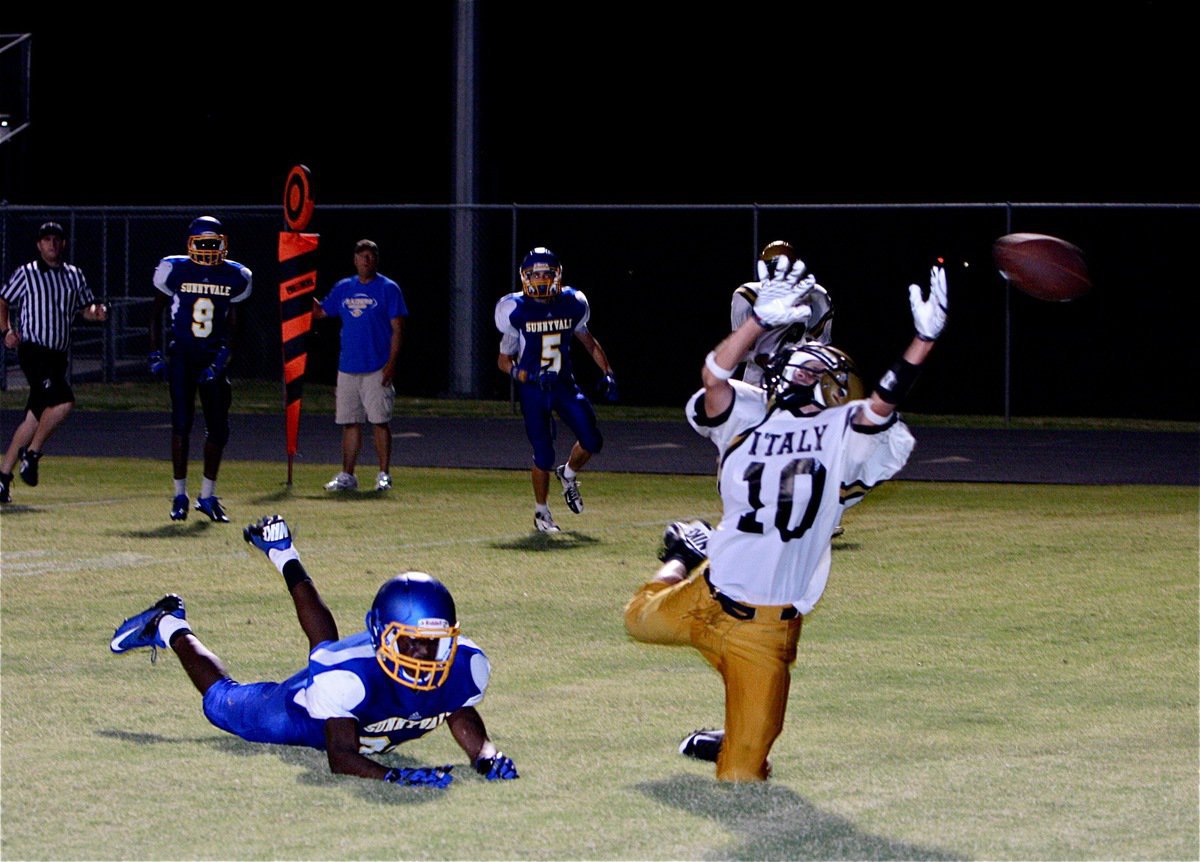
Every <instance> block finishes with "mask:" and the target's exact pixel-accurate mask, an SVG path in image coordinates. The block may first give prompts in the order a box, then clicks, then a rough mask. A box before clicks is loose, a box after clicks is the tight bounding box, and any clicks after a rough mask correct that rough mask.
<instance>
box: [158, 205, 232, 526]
mask: <svg viewBox="0 0 1200 862" xmlns="http://www.w3.org/2000/svg"><path fill="white" fill-rule="evenodd" d="M187 249H188V253H187V254H186V255H182V254H180V255H170V256H168V257H164V258H163V259H162V260H160V261H159V262H158V267H157V268H156V269H155V270H154V288H155V291H156V292H155V294H154V310H153V314H152V317H151V318H150V357H149V360H150V372H151V373H152V374H154V375H155V376H156V377H165V378H166V379H167V381H168V383H169V385H170V390H171V461H172V463H173V466H174V476H175V495H174V499H173V500H172V502H171V520H172V521H182V520H184V519H185V518H187V515H188V505H189V502H190V500H189V498H188V492H187V472H188V449H189V445H190V442H189V437H190V435H191V433H192V423H193V421H194V419H195V416H196V395H197V393H199V395H200V406H201V408H202V409H203V411H204V425H205V437H204V479H203V481H202V482H201V485H200V496H199V497H197V498H196V511H198V512H203V513H204V514H205V515H207V516H208V517H209V518H210V519H212V520H213V521H219V522H228V521H229V518H228V516H227V515H226V514H225V510H224V508H222V506H221V503H220V501H219V500H218V499H217V472H218V471H219V470H220V469H221V456H222V454H223V453H224V451H225V444H226V443H227V442H228V441H229V405H230V401H231V400H232V388H231V387H230V384H229V375H228V368H229V361H230V359H231V358H232V355H233V334H234V330H235V329H236V326H237V314H236V308H237V306H238V304H239V303H242V302H245V301H246V299H248V298H249V296H250V290H251V278H252V276H251V272H250V270H249V269H247V268H246V267H245V266H243V265H242V264H240V263H237V262H236V261H233V260H228V259H227V257H226V255H227V254H228V249H229V240H228V238H227V237H226V236H225V230H224V228H222V227H221V223H220V222H219V221H217V220H216V219H215V218H213V217H212V216H201V217H200V218H198V219H196V220H194V221H193V222H192V223H191V226H190V227H189V228H188V239H187ZM168 309H169V334H168V336H167V338H166V342H165V343H166V347H165V348H164V347H163V343H164V341H163V338H162V334H161V325H162V321H163V312H164V311H167V310H168Z"/></svg>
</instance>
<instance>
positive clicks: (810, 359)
mask: <svg viewBox="0 0 1200 862" xmlns="http://www.w3.org/2000/svg"><path fill="white" fill-rule="evenodd" d="M799 369H803V370H804V372H805V374H803V375H801V374H799V373H798V370H799ZM763 386H764V387H766V390H767V392H768V393H769V394H770V396H771V398H772V400H773V401H774V402H775V404H776V405H778V406H780V407H785V408H788V409H799V408H800V407H805V406H807V405H809V404H823V405H824V406H826V407H837V406H838V405H840V404H845V403H846V402H847V401H853V400H854V399H856V398H862V397H863V395H864V390H863V383H862V378H861V377H860V376H859V374H858V369H857V368H856V367H855V366H854V360H852V359H851V358H850V356H849V355H848V354H847V353H846V352H845V351H843V350H839V349H838V348H836V347H830V346H829V345H826V344H819V343H817V342H815V341H813V342H807V343H801V344H796V343H791V344H785V345H783V346H782V347H780V348H779V350H777V351H776V352H775V354H774V355H773V356H772V357H771V360H770V362H768V363H767V373H766V376H765V377H764V379H763ZM818 388H819V389H820V392H821V397H820V400H819V401H818V399H817V394H816V390H817V389H818Z"/></svg>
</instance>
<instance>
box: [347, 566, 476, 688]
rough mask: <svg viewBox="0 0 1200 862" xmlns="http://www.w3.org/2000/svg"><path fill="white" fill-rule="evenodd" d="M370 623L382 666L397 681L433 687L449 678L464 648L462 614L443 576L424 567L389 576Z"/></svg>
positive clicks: (372, 641)
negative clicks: (460, 628)
mask: <svg viewBox="0 0 1200 862" xmlns="http://www.w3.org/2000/svg"><path fill="white" fill-rule="evenodd" d="M366 623H367V631H368V632H370V634H371V644H372V645H373V646H374V647H375V658H376V660H377V661H378V662H379V666H380V667H381V668H383V672H384V673H386V674H387V675H388V676H390V677H391V678H392V679H394V680H395V681H396V682H398V683H400V684H401V685H404V686H408V687H409V688H412V689H416V690H418V691H430V690H431V689H435V688H437V687H438V686H439V685H441V684H442V683H443V682H445V681H446V677H447V676H449V675H450V665H452V664H453V663H454V655H455V653H457V652H458V613H457V612H456V611H455V609H454V599H453V597H451V595H450V591H449V590H448V589H446V587H445V585H443V584H442V583H441V581H438V580H436V579H435V578H432V577H430V576H429V575H427V574H425V573H424V572H404V573H403V574H400V575H396V576H395V577H394V578H391V579H390V580H387V581H384V583H383V586H381V587H380V588H379V592H377V593H376V594H375V601H373V602H372V603H371V609H370V610H369V611H367V616H366Z"/></svg>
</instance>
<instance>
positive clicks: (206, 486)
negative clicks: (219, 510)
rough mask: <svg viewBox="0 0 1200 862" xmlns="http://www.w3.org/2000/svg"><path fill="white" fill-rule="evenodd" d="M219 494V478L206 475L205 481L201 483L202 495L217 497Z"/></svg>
mask: <svg viewBox="0 0 1200 862" xmlns="http://www.w3.org/2000/svg"><path fill="white" fill-rule="evenodd" d="M216 495H217V480H216V479H210V478H208V477H207V476H205V477H204V481H203V482H201V483H200V496H201V497H215V496H216Z"/></svg>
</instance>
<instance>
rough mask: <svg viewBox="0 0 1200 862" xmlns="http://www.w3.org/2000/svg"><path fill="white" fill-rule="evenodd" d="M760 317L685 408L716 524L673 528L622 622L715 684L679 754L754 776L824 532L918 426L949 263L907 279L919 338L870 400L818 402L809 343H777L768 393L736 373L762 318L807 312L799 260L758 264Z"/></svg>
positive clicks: (901, 457)
mask: <svg viewBox="0 0 1200 862" xmlns="http://www.w3.org/2000/svg"><path fill="white" fill-rule="evenodd" d="M759 272H760V275H761V276H762V279H763V280H762V282H761V284H760V289H759V290H758V291H757V294H758V296H757V299H756V301H755V305H754V314H753V315H752V316H751V317H750V318H748V319H747V320H746V321H745V322H744V323H742V325H741V326H739V327H738V328H737V330H736V331H734V332H733V333H731V334H730V335H729V336H727V337H726V338H725V339H724V340H723V341H722V342H721V343H720V344H718V345H717V347H716V349H714V350H713V351H712V352H710V353H709V354H708V357H707V358H706V359H705V363H704V367H703V369H702V370H701V379H702V381H703V384H704V388H703V389H701V390H700V391H698V392H697V393H696V394H695V395H693V396H692V398H691V399H690V400H689V402H688V405H687V418H688V421H689V422H690V423H691V425H692V427H693V428H695V429H696V431H697V432H698V433H700V434H701V435H703V436H705V437H708V438H709V439H710V440H712V441H713V443H714V444H715V445H716V447H717V450H718V453H719V463H720V468H719V479H720V483H719V488H720V493H721V503H722V507H723V512H722V516H721V521H720V523H719V524H718V526H717V527H716V529H714V530H712V531H711V535H710V532H709V529H708V527H707V525H706V524H705V523H704V522H701V521H693V522H691V523H690V524H685V523H675V524H672V525H671V526H670V527H668V528H667V532H666V535H665V536H664V542H665V545H666V547H665V549H664V552H663V555H662V558H663V560H664V563H663V565H662V567H661V568H660V569H659V570H658V572H657V573H656V574H655V576H654V578H653V579H652V580H650V581H649V582H647V583H646V584H644V585H642V587H640V588H639V589H638V591H637V592H636V593H635V594H634V596H633V598H632V599H631V600H630V602H629V604H628V605H627V606H626V608H625V627H626V630H627V631H628V632H629V633H630V635H632V636H633V637H634V638H636V639H637V640H640V641H644V642H647V643H659V644H673V645H674V644H686V645H691V646H693V647H695V648H696V649H697V650H699V652H700V653H701V655H703V656H704V658H705V659H706V660H707V661H708V662H709V663H710V664H711V665H712V666H713V667H714V668H716V670H717V671H718V672H719V673H720V674H721V676H722V678H723V680H724V684H725V727H724V729H723V730H716V731H712V730H705V731H697V732H695V733H693V734H691V735H690V736H688V737H687V738H685V739H684V741H683V743H681V745H680V752H681V753H683V754H686V755H689V756H692V757H698V758H700V759H703V760H713V761H715V762H716V764H717V770H716V771H717V778H718V779H719V780H722V781H762V780H765V779H766V778H767V776H768V775H769V773H770V763H769V761H768V759H767V756H768V754H769V753H770V751H771V746H772V745H773V744H774V742H775V739H776V738H777V737H778V736H779V733H780V732H781V730H782V729H783V719H784V712H785V709H786V707H787V696H788V687H789V684H790V674H791V672H790V668H791V665H792V663H793V662H794V661H795V658H796V644H797V642H798V641H799V638H800V628H801V625H802V623H803V619H804V616H805V614H807V613H809V612H810V611H811V610H812V609H813V607H814V606H815V605H816V603H817V601H818V600H819V599H820V597H821V593H822V592H823V591H824V589H825V583H826V580H827V578H828V576H829V569H830V561H831V548H830V538H831V536H832V533H833V530H834V528H835V527H836V526H837V524H838V520H839V518H840V516H841V512H842V509H843V508H844V507H846V506H848V505H852V504H853V503H855V502H857V501H858V500H860V499H861V498H862V496H863V495H864V494H865V493H866V492H867V491H869V490H870V489H871V488H873V487H875V486H876V485H878V484H879V483H881V482H883V481H885V480H887V479H889V478H890V477H892V476H894V475H895V474H896V473H897V472H898V471H899V470H900V469H901V468H902V467H903V466H904V464H905V462H906V461H907V460H908V456H909V453H910V452H911V451H912V448H913V443H914V440H913V437H912V434H910V433H909V430H908V428H907V427H906V426H905V424H904V423H903V422H901V421H900V420H899V416H898V414H897V413H896V412H895V411H896V405H897V403H898V402H899V401H901V400H902V398H903V397H904V395H905V393H906V392H907V391H908V389H909V388H910V387H911V386H912V384H913V382H914V380H915V378H916V375H917V372H918V369H919V367H920V365H921V364H922V363H923V362H924V361H925V359H926V358H927V357H928V356H929V353H930V351H931V350H932V349H933V345H934V342H935V341H936V339H937V338H938V336H939V335H940V334H941V332H942V328H943V327H944V326H945V322H946V304H947V300H946V293H947V291H946V274H945V270H944V269H942V267H940V266H935V267H933V269H932V270H931V272H930V283H929V291H928V295H927V296H926V295H924V294H923V292H922V290H921V288H920V287H918V286H917V285H910V286H909V299H910V303H911V306H912V315H913V322H914V324H915V328H916V335H915V336H914V338H913V340H912V342H911V343H910V344H909V345H908V347H907V349H906V350H905V351H904V354H903V357H902V358H901V359H900V360H899V361H898V362H897V363H896V364H895V365H894V366H892V368H891V369H890V370H889V371H888V372H887V373H886V374H884V376H883V378H882V379H881V380H880V381H879V384H878V385H877V386H876V387H875V390H874V391H873V392H872V393H871V395H870V396H869V397H868V398H865V399H859V400H852V401H848V402H846V403H844V404H840V405H837V406H828V407H827V406H824V404H823V403H822V402H821V400H820V399H819V398H818V397H817V396H816V391H817V388H818V387H820V386H822V385H823V381H824V378H825V377H826V376H827V375H828V374H829V373H830V372H831V371H833V370H834V369H835V368H836V367H837V364H838V358H837V357H836V356H835V355H834V354H832V353H831V352H830V351H829V349H828V348H826V347H824V346H822V345H820V344H814V343H800V344H790V345H785V346H784V347H782V348H781V349H780V350H779V351H778V352H777V353H776V355H775V356H774V357H773V359H772V360H771V362H770V363H769V368H768V373H767V383H766V386H765V388H764V387H758V386H750V385H748V384H746V383H743V382H741V381H736V380H731V379H730V378H731V377H732V376H733V370H734V368H735V367H736V366H737V364H738V362H739V360H740V358H741V357H742V356H744V355H745V353H746V351H747V350H749V349H750V348H751V346H752V345H753V344H754V343H755V341H757V340H758V338H759V337H760V336H761V335H762V333H763V332H764V331H765V330H767V329H773V328H776V327H781V326H783V327H787V326H794V325H796V324H798V323H802V322H803V321H804V320H805V319H807V317H808V316H809V315H810V314H811V308H810V307H809V306H807V305H806V304H805V303H804V299H805V295H806V293H807V291H808V290H810V289H811V284H812V283H813V282H812V281H811V280H808V281H806V280H805V279H804V264H803V262H801V261H796V262H794V263H789V262H788V261H781V262H779V263H777V265H776V267H775V269H774V271H773V272H772V271H771V270H769V269H768V268H767V266H766V264H765V262H764V263H761V264H760V267H759Z"/></svg>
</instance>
